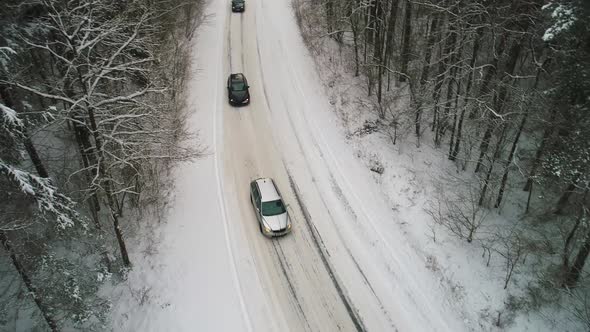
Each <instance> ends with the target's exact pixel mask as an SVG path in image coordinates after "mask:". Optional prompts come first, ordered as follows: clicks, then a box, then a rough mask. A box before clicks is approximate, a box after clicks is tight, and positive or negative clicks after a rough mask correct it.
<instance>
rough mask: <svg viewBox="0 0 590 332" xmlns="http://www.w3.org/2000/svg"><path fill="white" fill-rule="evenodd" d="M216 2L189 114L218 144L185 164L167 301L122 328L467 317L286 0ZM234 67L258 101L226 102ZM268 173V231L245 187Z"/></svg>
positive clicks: (414, 323) (390, 324)
mask: <svg viewBox="0 0 590 332" xmlns="http://www.w3.org/2000/svg"><path fill="white" fill-rule="evenodd" d="M207 8H208V9H207V11H208V13H207V14H208V16H207V22H206V24H204V25H203V26H202V27H201V28H200V30H199V34H198V41H197V43H196V45H195V48H194V66H195V67H196V68H197V69H198V70H197V71H195V75H194V78H193V80H192V81H191V83H190V85H189V88H190V91H189V104H190V106H191V108H194V109H195V110H196V111H195V113H194V114H193V115H192V116H191V118H190V121H189V125H190V126H191V127H192V129H194V130H195V131H199V132H200V136H201V139H202V140H203V143H204V144H207V145H209V147H210V150H211V154H210V155H209V156H207V157H206V158H204V159H202V160H201V161H199V162H198V163H197V164H198V165H195V164H192V165H185V166H183V167H181V169H179V170H178V171H177V174H176V177H177V178H178V181H177V188H176V199H175V202H174V203H173V206H172V213H171V215H170V216H169V219H168V224H167V226H166V229H165V231H164V232H163V239H162V243H166V244H167V245H166V247H165V248H164V249H162V252H161V253H160V254H159V257H158V259H159V260H161V261H162V269H161V273H160V274H159V275H158V277H157V278H155V280H152V281H150V282H149V283H150V284H151V285H152V287H153V288H154V289H159V291H157V293H156V296H157V297H158V298H160V299H166V301H164V300H163V302H165V303H166V306H156V307H154V308H152V309H149V313H146V311H148V310H147V309H146V310H145V311H144V312H143V316H142V313H141V312H140V311H139V312H134V313H130V314H127V316H130V317H129V318H128V319H127V320H125V321H124V322H120V323H119V325H118V326H116V327H115V329H121V330H129V329H133V330H137V329H141V330H156V331H161V330H174V331H178V330H182V331H192V330H202V331H237V330H245V331H288V330H291V331H320V330H321V331H335V330H343V331H355V330H357V331H365V330H366V331H391V330H396V329H397V330H400V331H462V330H465V326H464V323H463V322H462V321H461V319H460V316H459V315H458V314H457V313H456V310H453V309H454V308H452V304H451V303H450V302H449V301H448V300H446V299H445V296H444V292H443V291H442V290H441V287H440V285H439V283H438V282H437V280H436V279H435V278H434V277H433V276H432V275H431V274H430V273H429V271H428V270H427V269H426V268H425V260H424V257H420V256H419V255H417V254H416V252H415V251H414V250H412V248H411V246H409V245H408V244H407V243H406V240H405V239H404V237H403V235H401V234H400V231H399V229H398V228H397V225H396V223H394V222H392V221H391V220H392V219H391V218H392V214H391V210H390V208H389V207H388V206H387V204H386V202H385V200H384V199H383V198H382V197H381V194H380V193H379V190H378V189H377V188H376V186H375V183H374V181H373V180H372V179H371V174H370V171H369V170H367V168H366V167H364V166H363V165H362V164H361V163H360V162H359V160H358V159H356V158H355V157H354V154H353V152H352V150H351V149H350V147H349V146H347V145H346V143H345V141H344V138H343V134H342V132H341V130H340V127H339V125H338V122H337V120H336V117H335V115H334V114H333V113H331V111H330V108H329V107H330V105H329V103H328V101H327V99H326V97H325V95H324V91H323V87H322V84H321V82H320V81H319V78H318V76H317V73H316V71H315V67H314V63H313V60H312V59H311V58H310V56H309V54H308V51H307V49H306V47H305V45H304V44H303V42H302V40H301V37H300V35H299V31H298V27H297V24H296V21H295V18H294V16H293V13H292V9H291V5H290V0H273V1H270V0H247V2H246V11H245V13H241V14H235V13H231V10H230V3H229V1H228V0H223V1H212V2H211V3H210V4H209V5H208V7H207ZM230 72H243V73H244V74H245V75H246V77H247V78H248V80H249V83H250V86H251V88H250V93H251V99H252V101H251V104H250V105H249V106H247V107H240V108H234V107H231V106H229V105H228V103H227V95H226V93H227V92H226V90H225V84H226V79H227V76H228V75H229V74H230ZM261 176H264V177H272V178H274V179H275V181H276V183H277V185H278V187H279V189H280V191H281V192H282V194H283V196H284V199H285V201H286V203H287V204H289V211H290V213H291V215H292V218H293V231H292V233H291V234H290V235H288V236H286V237H284V238H279V239H272V240H271V239H267V238H265V237H263V236H262V235H261V234H260V232H259V229H258V225H257V221H256V218H255V216H254V213H253V210H252V207H251V205H250V200H249V192H248V190H249V182H250V181H251V180H252V179H254V178H257V177H261ZM154 292H156V291H154ZM160 307H161V308H160ZM158 308H159V309H158Z"/></svg>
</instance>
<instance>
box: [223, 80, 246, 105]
mask: <svg viewBox="0 0 590 332" xmlns="http://www.w3.org/2000/svg"><path fill="white" fill-rule="evenodd" d="M249 87H250V86H248V80H246V76H244V74H242V73H237V74H231V75H229V77H228V78H227V97H228V98H229V103H230V104H231V105H234V106H239V105H248V104H250V92H249V91H248V88H249Z"/></svg>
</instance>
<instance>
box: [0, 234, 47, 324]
mask: <svg viewBox="0 0 590 332" xmlns="http://www.w3.org/2000/svg"><path fill="white" fill-rule="evenodd" d="M0 243H2V248H4V251H6V252H7V253H8V254H9V256H10V260H11V261H12V265H14V268H15V269H16V272H18V274H19V276H20V277H21V279H22V280H23V282H24V284H25V286H26V287H27V290H28V292H29V293H30V294H31V295H33V301H35V304H36V305H37V308H39V311H41V314H42V315H43V319H44V320H45V322H46V323H47V325H48V326H49V328H50V329H51V331H52V332H57V331H59V328H58V326H57V322H56V321H55V318H54V317H53V314H52V313H51V312H50V309H49V307H48V306H46V305H45V303H43V298H42V296H41V295H40V294H39V291H38V290H37V288H36V287H35V286H34V285H33V283H32V281H31V278H30V277H29V275H28V274H27V271H25V269H24V267H23V265H22V264H21V263H20V261H19V260H18V257H17V256H16V253H15V252H14V250H13V249H12V246H11V245H10V241H9V240H8V237H7V236H6V232H5V231H3V230H0Z"/></svg>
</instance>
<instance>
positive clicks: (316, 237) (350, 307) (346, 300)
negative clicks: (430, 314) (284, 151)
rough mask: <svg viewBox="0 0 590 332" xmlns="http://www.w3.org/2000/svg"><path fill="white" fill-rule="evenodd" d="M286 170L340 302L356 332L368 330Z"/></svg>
mask: <svg viewBox="0 0 590 332" xmlns="http://www.w3.org/2000/svg"><path fill="white" fill-rule="evenodd" d="M285 169H286V171H287V176H288V177H289V184H290V186H291V189H292V190H293V193H294V194H295V199H296V200H297V203H298V205H299V208H300V209H301V213H302V214H303V219H305V225H306V226H307V228H308V230H309V232H310V234H311V238H312V240H313V243H314V246H315V248H316V250H317V251H318V253H319V255H320V258H321V260H322V263H323V264H324V267H325V268H326V271H328V274H329V276H330V279H331V280H332V283H333V284H334V287H336V291H337V292H338V296H340V300H342V303H343V304H344V306H345V307H346V311H347V312H348V315H349V316H350V319H352V322H353V324H354V326H355V328H356V330H357V331H359V332H362V331H366V328H365V325H364V324H363V321H362V319H361V318H360V317H359V316H358V314H357V312H356V310H355V309H353V305H352V303H351V301H350V299H349V298H348V296H346V294H344V291H343V289H342V286H340V283H339V282H338V280H336V275H335V274H334V271H333V270H332V266H331V264H330V262H329V261H328V259H327V257H326V255H324V251H325V252H326V254H327V255H328V256H329V253H328V251H327V249H326V246H325V244H324V241H323V240H322V237H321V235H320V234H319V232H318V230H317V229H316V228H315V226H314V225H313V224H312V223H311V216H310V214H309V211H307V208H306V207H305V205H304V204H303V200H302V199H301V196H300V194H299V188H297V185H296V184H295V182H293V177H292V176H291V173H289V170H288V169H287V168H285ZM322 248H323V250H322Z"/></svg>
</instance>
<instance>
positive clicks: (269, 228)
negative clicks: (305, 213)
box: [250, 178, 291, 237]
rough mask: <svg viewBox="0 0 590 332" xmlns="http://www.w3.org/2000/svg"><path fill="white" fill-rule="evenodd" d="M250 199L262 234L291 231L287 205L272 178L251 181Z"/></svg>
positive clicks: (278, 234) (279, 233)
mask: <svg viewBox="0 0 590 332" xmlns="http://www.w3.org/2000/svg"><path fill="white" fill-rule="evenodd" d="M250 201H251V202H252V206H254V213H255V214H256V218H257V219H258V224H259V227H260V231H261V232H262V234H264V235H266V236H269V237H273V236H282V235H286V234H287V233H289V232H290V231H291V219H290V218H289V214H288V213H287V206H286V205H285V204H284V203H283V199H282V198H281V195H280V194H279V191H278V189H277V187H276V186H275V183H274V181H273V180H272V179H270V178H260V179H256V180H254V181H252V182H250Z"/></svg>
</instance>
